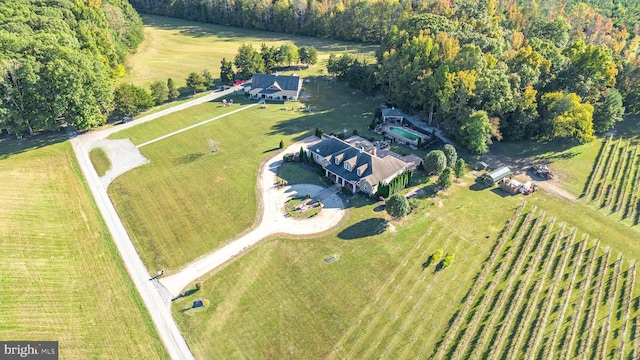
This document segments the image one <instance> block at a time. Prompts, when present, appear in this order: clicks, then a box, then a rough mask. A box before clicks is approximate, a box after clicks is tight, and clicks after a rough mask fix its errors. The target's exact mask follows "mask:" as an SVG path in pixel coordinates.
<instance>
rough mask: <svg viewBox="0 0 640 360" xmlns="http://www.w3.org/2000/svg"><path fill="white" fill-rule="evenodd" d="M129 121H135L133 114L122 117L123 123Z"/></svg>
mask: <svg viewBox="0 0 640 360" xmlns="http://www.w3.org/2000/svg"><path fill="white" fill-rule="evenodd" d="M129 121H133V116H125V117H123V118H122V122H123V123H128V122H129Z"/></svg>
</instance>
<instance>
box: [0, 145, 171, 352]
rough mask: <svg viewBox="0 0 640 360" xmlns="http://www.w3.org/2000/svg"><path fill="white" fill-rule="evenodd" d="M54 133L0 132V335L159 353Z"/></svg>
mask: <svg viewBox="0 0 640 360" xmlns="http://www.w3.org/2000/svg"><path fill="white" fill-rule="evenodd" d="M43 139H46V140H44V141H43ZM64 140H65V139H64V138H55V137H49V138H47V137H46V136H44V137H37V138H35V139H33V140H22V141H14V140H8V139H4V140H0V154H4V155H3V156H2V157H1V158H0V224H2V225H1V226H0V258H2V261H0V339H3V340H57V341H59V346H60V358H61V359H95V358H103V359H134V358H135V359H158V358H168V355H167V354H166V353H165V350H164V347H163V346H162V343H161V342H160V339H159V338H158V336H157V334H156V332H155V328H154V325H153V323H152V321H151V319H150V317H149V314H148V312H147V310H146V309H145V307H144V304H143V303H142V300H141V299H140V298H139V296H138V293H137V292H136V289H135V287H134V285H133V284H132V283H131V280H130V279H129V276H128V274H127V272H126V270H125V268H124V266H123V264H122V262H121V260H120V256H119V255H118V252H117V250H116V248H115V246H114V244H113V243H112V241H111V238H110V235H109V232H108V230H107V228H106V226H105V224H104V223H103V222H102V219H101V218H100V216H99V213H98V210H97V208H96V207H95V205H94V203H93V200H92V198H91V194H90V192H89V190H88V188H87V187H86V185H85V183H84V182H83V180H82V175H81V173H80V170H79V168H78V166H77V164H76V160H75V156H74V153H73V150H72V149H71V145H70V144H69V142H68V141H67V142H61V141H64Z"/></svg>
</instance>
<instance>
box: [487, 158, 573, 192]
mask: <svg viewBox="0 0 640 360" xmlns="http://www.w3.org/2000/svg"><path fill="white" fill-rule="evenodd" d="M482 161H484V162H486V163H488V164H490V165H491V166H493V168H498V167H500V166H508V167H509V168H510V169H511V171H512V172H513V175H514V177H515V178H516V179H517V180H518V181H520V180H522V181H525V182H526V181H531V182H532V183H536V184H538V187H539V188H540V189H541V190H543V191H546V192H548V193H550V194H553V195H555V196H558V197H561V198H564V199H567V200H570V201H576V200H578V197H577V196H575V195H573V194H572V193H570V192H569V191H567V190H565V189H564V188H563V187H562V185H561V184H562V178H561V177H560V174H555V177H554V178H553V179H551V180H546V179H542V178H539V177H536V176H535V175H533V174H532V173H531V172H530V171H529V169H530V168H531V166H532V165H533V164H536V163H537V162H536V161H535V159H531V158H520V159H517V160H514V159H510V158H508V157H506V156H504V155H496V154H492V153H487V154H484V155H482Z"/></svg>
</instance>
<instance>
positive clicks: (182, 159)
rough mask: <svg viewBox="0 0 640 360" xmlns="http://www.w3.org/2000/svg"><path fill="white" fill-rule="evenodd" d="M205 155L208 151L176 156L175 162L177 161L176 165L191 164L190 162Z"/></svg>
mask: <svg viewBox="0 0 640 360" xmlns="http://www.w3.org/2000/svg"><path fill="white" fill-rule="evenodd" d="M204 155H206V153H193V154H187V155H183V156H180V157H178V158H176V160H175V163H176V165H180V164H189V163H192V162H194V161H196V160H198V159H200V158H201V157H203V156H204Z"/></svg>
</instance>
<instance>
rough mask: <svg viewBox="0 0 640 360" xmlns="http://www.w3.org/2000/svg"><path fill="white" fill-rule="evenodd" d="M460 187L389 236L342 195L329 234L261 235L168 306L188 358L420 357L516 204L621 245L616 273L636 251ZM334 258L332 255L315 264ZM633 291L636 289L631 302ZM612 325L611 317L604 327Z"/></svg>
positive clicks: (626, 239)
mask: <svg viewBox="0 0 640 360" xmlns="http://www.w3.org/2000/svg"><path fill="white" fill-rule="evenodd" d="M307 176H313V175H311V174H309V175H307ZM463 182H464V183H463V184H460V185H454V187H453V188H452V189H450V190H449V191H448V193H447V194H440V195H438V196H436V197H431V196H428V197H426V198H423V199H421V200H419V201H420V203H421V208H420V209H419V210H417V211H416V212H415V213H412V214H411V215H410V216H409V217H408V218H407V219H404V220H402V221H400V222H392V224H393V227H394V228H395V231H393V230H387V231H385V232H383V233H381V234H380V233H379V231H377V230H376V229H378V228H379V226H378V225H379V223H380V221H381V220H380V219H383V218H385V213H384V212H381V211H380V208H379V207H378V205H377V204H372V203H370V202H369V201H367V200H363V199H361V198H356V199H352V200H350V209H349V212H350V213H349V218H348V221H347V223H346V224H344V226H342V227H341V228H339V229H336V230H335V231H334V232H333V233H332V234H330V235H327V236H324V237H321V238H317V239H312V240H295V239H286V238H276V239H272V240H271V241H267V242H264V243H263V244H261V245H260V246H258V247H256V248H255V249H254V250H252V251H251V252H249V253H248V254H247V255H245V256H243V257H242V258H240V259H238V260H236V261H235V262H234V263H232V264H230V265H229V266H227V267H226V268H224V269H222V270H221V271H220V272H217V273H216V274H215V275H211V276H208V277H205V280H206V281H205V282H204V287H203V289H202V290H201V291H200V292H198V293H196V294H194V295H192V296H191V297H189V298H186V299H181V300H179V301H178V302H176V303H175V304H174V314H175V317H176V319H177V321H178V323H179V325H180V327H181V328H182V331H183V333H184V334H185V336H186V338H187V341H188V343H189V344H190V346H191V347H192V349H193V350H194V353H195V354H196V356H197V357H199V358H206V357H209V356H213V357H215V358H251V359H268V358H288V359H299V358H336V359H339V358H344V357H345V356H347V355H348V356H349V357H350V358H372V357H379V356H382V355H383V354H387V355H388V356H390V357H391V358H395V359H405V358H414V357H418V358H428V357H429V356H431V355H432V354H433V352H434V349H435V345H436V344H437V343H438V342H439V341H440V340H441V339H442V338H443V337H444V336H445V335H446V334H447V329H448V328H449V321H451V319H452V318H453V316H454V313H456V311H458V310H460V309H461V308H462V304H463V302H464V301H463V300H465V296H466V295H467V293H468V291H469V289H470V288H471V285H472V284H473V283H474V281H475V279H476V277H477V275H478V273H479V272H480V271H481V270H482V269H483V266H484V265H483V264H484V263H485V261H486V259H487V258H488V256H489V253H490V251H491V249H492V247H493V246H494V244H495V243H496V241H497V239H498V235H499V234H500V231H501V229H502V228H503V226H504V225H505V224H506V220H507V218H509V217H511V216H513V214H514V211H515V208H516V207H518V206H519V205H520V204H521V203H522V201H523V200H527V201H528V206H527V208H530V207H531V206H532V205H537V206H538V208H539V209H542V210H546V211H547V214H548V216H552V215H555V216H557V218H558V220H557V222H558V223H559V222H561V221H568V222H569V224H570V225H577V226H579V227H580V231H581V233H582V232H587V233H590V235H591V239H592V240H595V239H596V238H599V239H601V240H602V244H601V245H602V246H603V248H605V247H604V246H613V248H614V249H618V250H622V251H624V252H625V258H626V259H627V260H629V261H627V262H625V266H624V269H627V268H628V266H629V265H630V264H631V262H632V260H633V259H637V258H638V257H639V256H640V247H639V244H638V241H637V238H638V234H637V232H636V231H635V230H632V229H630V228H629V227H628V226H625V225H620V224H617V222H616V221H612V220H610V219H607V218H603V217H602V216H601V215H599V214H598V213H597V212H596V211H593V210H592V209H590V208H589V207H586V206H584V205H583V204H581V203H575V204H571V205H567V203H566V201H563V200H559V199H557V198H556V197H554V196H551V195H546V194H543V193H536V194H534V195H532V196H529V197H524V196H522V195H518V196H505V194H504V193H502V192H501V191H499V190H496V189H482V190H471V189H469V187H470V186H472V185H471V184H472V183H473V176H472V175H471V174H470V175H469V176H468V177H466V178H464V179H463ZM422 187H424V186H422ZM426 188H429V186H426ZM474 188H475V187H474ZM591 243H592V245H593V241H592V242H591ZM438 248H443V249H444V251H445V253H448V252H453V253H455V261H454V264H453V265H452V266H451V268H450V269H447V270H445V271H441V272H437V273H434V271H433V270H434V265H431V266H430V267H429V268H427V269H425V270H422V267H421V264H422V263H423V262H424V261H426V260H427V258H428V256H429V255H431V254H432V253H433V252H435V250H436V249H438ZM334 253H335V254H338V255H339V256H340V260H339V261H338V262H336V263H332V264H326V263H324V261H323V260H322V259H323V258H324V257H325V256H327V255H329V254H334ZM507 280H508V278H505V279H503V280H502V281H505V282H506V281H507ZM498 281H500V280H498ZM621 281H622V280H621ZM619 285H620V286H621V284H619ZM576 292H578V291H577V290H576V291H575V292H574V293H576ZM637 294H638V287H637V286H635V290H634V295H633V298H635V297H636V296H637ZM195 298H206V299H209V300H211V306H210V307H209V308H208V309H207V310H204V311H199V312H190V311H186V312H181V311H180V310H182V309H184V308H185V307H187V306H188V304H189V302H190V301H192V300H193V299H195ZM636 313H637V311H636V312H634V314H636ZM599 316H600V318H601V317H602V316H603V315H599ZM634 316H635V315H634ZM552 319H553V318H552ZM619 325H620V321H619V319H618V320H616V319H614V328H617V327H618V326H619ZM248 334H251V335H248ZM248 336H249V337H250V339H251V341H246V339H247V337H248ZM212 338H215V339H218V341H215V342H211V341H210V339H212ZM378 343H380V344H381V345H379V346H376V345H374V344H378ZM609 346H610V347H613V346H615V340H610V342H609ZM629 346H631V345H628V347H627V351H628V350H629ZM335 349H341V350H339V351H336V352H334V350H335ZM205 354H206V355H205Z"/></svg>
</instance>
